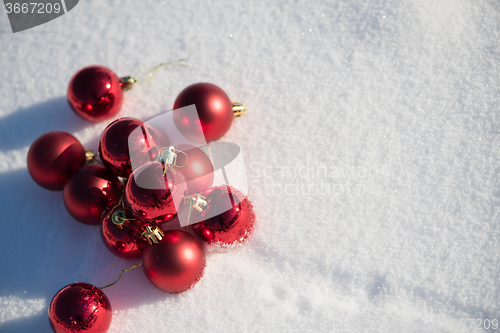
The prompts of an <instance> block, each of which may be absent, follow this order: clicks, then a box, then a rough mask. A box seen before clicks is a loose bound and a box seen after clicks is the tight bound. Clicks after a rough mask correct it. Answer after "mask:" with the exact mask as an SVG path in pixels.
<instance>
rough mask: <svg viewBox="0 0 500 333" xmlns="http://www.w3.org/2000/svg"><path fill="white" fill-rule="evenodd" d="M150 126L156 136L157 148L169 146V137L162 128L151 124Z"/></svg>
mask: <svg viewBox="0 0 500 333" xmlns="http://www.w3.org/2000/svg"><path fill="white" fill-rule="evenodd" d="M150 126H151V125H150ZM151 128H152V129H153V131H154V132H155V133H156V136H157V137H158V148H159V149H161V148H167V147H170V146H171V144H170V139H169V138H168V136H167V135H166V134H165V133H164V132H163V131H162V130H160V129H158V127H155V126H151Z"/></svg>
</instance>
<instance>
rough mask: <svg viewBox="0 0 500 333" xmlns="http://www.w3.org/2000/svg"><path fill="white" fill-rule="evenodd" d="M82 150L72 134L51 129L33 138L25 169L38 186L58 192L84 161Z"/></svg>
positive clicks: (83, 151)
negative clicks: (51, 130) (26, 168)
mask: <svg viewBox="0 0 500 333" xmlns="http://www.w3.org/2000/svg"><path fill="white" fill-rule="evenodd" d="M85 161H86V158H85V149H84V148H83V146H82V144H81V143H80V141H78V140H77V139H76V138H75V137H74V136H73V135H71V134H69V133H66V132H60V131H53V132H48V133H45V134H43V135H41V136H40V137H38V139H36V140H35V141H34V142H33V143H32V144H31V147H30V149H29V151H28V161H27V162H28V171H29V173H30V175H31V177H32V178H33V180H34V181H35V182H36V183H37V184H38V185H40V186H42V187H44V188H46V189H48V190H53V191H60V190H62V189H63V187H64V184H65V183H66V181H67V180H68V179H69V177H70V176H71V175H72V174H73V173H74V172H75V171H76V170H78V169H79V168H81V167H82V166H83V165H84V164H85Z"/></svg>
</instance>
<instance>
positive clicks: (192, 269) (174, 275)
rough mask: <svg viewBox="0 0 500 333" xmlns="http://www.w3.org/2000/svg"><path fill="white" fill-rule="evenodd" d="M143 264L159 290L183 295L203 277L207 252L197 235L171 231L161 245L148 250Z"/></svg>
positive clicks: (155, 245)
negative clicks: (182, 293)
mask: <svg viewBox="0 0 500 333" xmlns="http://www.w3.org/2000/svg"><path fill="white" fill-rule="evenodd" d="M142 262H143V266H144V272H145V273H146V276H147V278H148V280H149V281H150V282H151V283H152V284H153V285H154V286H155V287H157V288H159V289H161V290H163V291H166V292H169V293H180V292H183V291H185V290H188V289H190V288H191V287H192V286H194V284H196V282H198V281H199V280H200V278H201V277H202V276H203V271H204V269H205V250H204V249H203V246H202V245H201V243H200V242H199V241H198V240H197V239H196V238H195V237H194V236H193V235H190V234H189V233H187V232H185V231H182V230H167V231H165V233H164V236H163V239H162V240H161V241H160V242H158V244H153V245H148V246H147V247H146V249H145V250H144V253H143V256H142Z"/></svg>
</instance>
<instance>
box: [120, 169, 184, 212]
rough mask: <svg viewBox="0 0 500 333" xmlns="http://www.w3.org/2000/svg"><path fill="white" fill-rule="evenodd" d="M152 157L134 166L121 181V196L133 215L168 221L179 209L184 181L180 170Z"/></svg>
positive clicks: (181, 203) (181, 202) (182, 196)
mask: <svg viewBox="0 0 500 333" xmlns="http://www.w3.org/2000/svg"><path fill="white" fill-rule="evenodd" d="M165 168H166V169H165V172H164V169H163V165H162V164H161V163H160V162H157V161H154V162H149V163H147V164H145V165H142V166H141V167H139V168H138V169H137V170H135V171H134V172H133V173H132V174H131V175H130V177H129V178H128V180H127V184H126V185H125V200H126V201H127V203H128V205H129V206H130V208H131V209H132V212H133V213H134V215H135V216H136V217H137V218H140V219H142V220H144V221H148V220H153V219H154V220H156V221H157V222H166V221H170V220H171V219H173V218H174V217H175V216H176V215H177V210H180V209H182V205H183V202H184V200H183V198H184V195H185V192H186V183H185V181H184V177H183V176H182V174H181V173H179V172H177V171H172V170H171V169H170V168H169V167H168V166H166V167H165Z"/></svg>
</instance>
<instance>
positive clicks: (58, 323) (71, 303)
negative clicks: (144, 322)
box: [49, 282, 112, 333]
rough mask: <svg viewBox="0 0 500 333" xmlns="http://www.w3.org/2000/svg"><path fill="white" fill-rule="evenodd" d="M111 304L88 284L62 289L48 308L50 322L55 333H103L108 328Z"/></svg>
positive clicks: (73, 285) (76, 284)
mask: <svg viewBox="0 0 500 333" xmlns="http://www.w3.org/2000/svg"><path fill="white" fill-rule="evenodd" d="M111 319H112V310H111V303H110V302H109V299H108V297H107V296H106V294H104V292H103V291H102V290H101V289H99V288H97V287H96V286H93V285H91V284H88V283H83V282H75V283H72V284H70V285H67V286H66V287H64V288H62V289H61V290H59V291H58V292H57V294H56V295H55V296H54V297H53V298H52V301H51V302H50V305H49V322H50V327H51V328H52V331H54V332H55V333H81V332H85V333H105V332H107V331H108V329H109V326H110V325H111Z"/></svg>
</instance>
